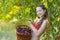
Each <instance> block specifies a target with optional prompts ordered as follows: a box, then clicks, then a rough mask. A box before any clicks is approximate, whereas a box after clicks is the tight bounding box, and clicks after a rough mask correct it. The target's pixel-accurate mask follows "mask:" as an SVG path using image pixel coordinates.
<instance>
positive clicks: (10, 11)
mask: <svg viewBox="0 0 60 40" xmlns="http://www.w3.org/2000/svg"><path fill="white" fill-rule="evenodd" d="M38 4H44V5H45V6H46V8H47V9H48V13H49V19H50V22H51V25H50V27H51V28H50V31H49V32H48V35H49V36H50V39H51V40H57V39H56V36H57V35H60V25H59V24H60V12H59V11H60V0H0V19H1V20H4V21H7V22H8V21H10V20H12V19H13V18H16V19H18V14H21V17H22V18H23V17H24V18H31V19H33V20H34V19H35V18H36V16H37V15H36V11H35V8H36V6H37V5H38ZM19 16H20V15H19ZM42 38H43V37H42Z"/></svg>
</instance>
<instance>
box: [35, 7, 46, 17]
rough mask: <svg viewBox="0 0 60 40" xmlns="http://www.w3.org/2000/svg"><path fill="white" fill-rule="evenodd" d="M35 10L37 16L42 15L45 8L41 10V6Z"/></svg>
mask: <svg viewBox="0 0 60 40" xmlns="http://www.w3.org/2000/svg"><path fill="white" fill-rule="evenodd" d="M36 12H37V15H38V17H42V16H43V15H44V13H45V10H43V9H42V8H41V7H37V8H36Z"/></svg>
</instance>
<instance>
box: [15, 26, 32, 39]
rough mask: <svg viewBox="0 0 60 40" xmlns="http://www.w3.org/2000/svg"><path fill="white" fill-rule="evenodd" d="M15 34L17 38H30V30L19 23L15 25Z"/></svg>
mask: <svg viewBox="0 0 60 40" xmlns="http://www.w3.org/2000/svg"><path fill="white" fill-rule="evenodd" d="M26 29H27V30H26ZM24 30H25V31H24ZM24 32H25V33H24ZM16 35H17V40H31V36H32V31H31V29H30V28H29V27H28V26H26V25H19V26H17V27H16Z"/></svg>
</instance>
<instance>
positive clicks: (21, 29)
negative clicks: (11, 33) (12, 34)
mask: <svg viewBox="0 0 60 40" xmlns="http://www.w3.org/2000/svg"><path fill="white" fill-rule="evenodd" d="M17 32H18V33H20V34H22V35H29V34H31V29H30V28H29V27H20V26H18V27H17Z"/></svg>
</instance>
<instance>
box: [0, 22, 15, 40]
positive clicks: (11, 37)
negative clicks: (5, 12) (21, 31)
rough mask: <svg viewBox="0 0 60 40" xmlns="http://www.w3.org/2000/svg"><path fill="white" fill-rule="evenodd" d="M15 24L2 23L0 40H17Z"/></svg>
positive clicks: (0, 24)
mask: <svg viewBox="0 0 60 40" xmlns="http://www.w3.org/2000/svg"><path fill="white" fill-rule="evenodd" d="M14 25H15V24H14V23H5V22H2V23H0V40H16V29H15V26H14Z"/></svg>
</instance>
